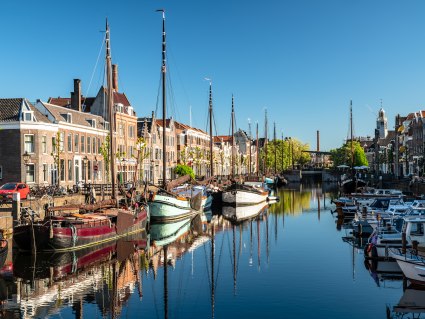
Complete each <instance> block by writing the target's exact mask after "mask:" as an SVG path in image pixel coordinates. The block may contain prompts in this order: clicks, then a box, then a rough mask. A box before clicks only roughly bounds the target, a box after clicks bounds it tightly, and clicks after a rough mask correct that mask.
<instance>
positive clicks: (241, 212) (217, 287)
mask: <svg viewBox="0 0 425 319" xmlns="http://www.w3.org/2000/svg"><path fill="white" fill-rule="evenodd" d="M276 195H277V196H279V197H280V202H277V203H274V204H272V205H259V207H256V208H255V209H253V208H252V207H251V208H249V209H248V208H246V207H245V208H240V209H239V208H238V209H235V208H224V209H223V210H219V211H207V212H205V213H203V214H199V215H196V216H194V217H192V218H187V219H184V220H179V221H175V222H172V223H154V224H152V225H151V227H150V229H149V231H148V233H144V234H143V235H142V236H141V237H139V238H132V240H125V241H123V242H116V243H112V244H108V245H105V246H101V247H97V248H95V249H92V250H87V251H78V252H75V253H67V254H55V255H41V254H39V255H37V256H35V257H32V256H27V255H20V254H15V256H14V259H13V265H14V268H11V267H9V268H6V267H5V268H3V270H2V271H0V298H1V299H2V300H4V301H5V302H4V304H3V307H4V311H5V312H4V313H3V314H2V315H0V317H5V316H9V317H11V318H19V317H21V318H32V317H34V318H35V317H37V318H39V317H48V316H53V315H56V316H57V317H61V318H70V317H80V318H81V317H84V316H85V317H88V316H91V315H92V314H96V317H112V318H114V317H123V318H127V317H128V318H130V317H135V316H140V317H144V318H152V317H155V318H162V317H163V318H171V317H181V318H189V317H190V318H195V317H199V318H208V317H211V318H215V317H217V318H225V317H231V316H244V317H261V316H263V317H268V318H274V317H276V318H277V317H291V318H295V317H296V318H310V317H311V313H313V312H312V311H314V314H315V315H314V317H316V318H328V317H332V318H342V317H352V318H360V317H361V318H366V317H367V316H366V317H365V316H364V312H362V311H365V310H364V308H361V307H357V304H356V303H357V302H363V301H362V300H363V299H362V298H359V297H358V296H365V295H368V296H370V295H373V298H374V302H373V303H371V304H370V305H368V310H371V311H372V313H373V314H375V315H376V313H379V314H381V315H383V303H384V301H385V302H386V304H389V305H394V304H397V301H398V300H399V299H400V295H401V294H402V289H401V288H402V281H401V279H400V276H399V275H398V276H397V275H393V273H392V272H391V271H390V270H389V267H390V266H391V265H389V264H384V263H378V264H367V265H363V261H364V258H363V255H362V254H363V247H364V243H365V241H364V239H358V240H353V241H347V242H343V241H342V240H341V237H342V236H341V234H340V233H338V232H337V231H335V223H337V227H338V223H339V221H338V220H337V219H336V216H333V215H332V214H331V213H330V209H332V207H333V206H331V204H330V199H331V198H333V196H334V194H333V191H331V190H329V189H327V188H325V187H313V188H309V187H305V186H302V185H296V186H289V187H288V188H283V189H279V190H278V191H277V193H276ZM342 223H343V221H341V228H342ZM348 245H351V246H348ZM347 250H348V251H349V252H348V253H347ZM306 251H307V252H308V253H307V254H306ZM313 260H314V264H312V263H311V261H313ZM11 262H12V259H10V263H9V264H8V263H7V262H6V265H9V266H10V265H11ZM312 265H314V267H312ZM347 272H348V273H349V275H348V276H346V274H347ZM354 276H356V278H355V280H354ZM347 278H348V279H347ZM371 278H372V280H374V281H375V283H376V285H375V284H374V283H373V282H372V281H371ZM354 281H356V284H355V285H354V284H353V282H354ZM390 286H392V287H393V288H394V289H393V292H391V293H392V295H391V294H390V293H388V290H390V289H381V288H389V287H390ZM282 287H286V288H285V289H282ZM377 287H379V290H378V289H377ZM142 288H143V289H142ZM318 295H320V298H317V296H318ZM388 295H390V296H391V297H394V300H391V303H390V302H387V299H391V298H387V296H388ZM259 296H264V299H262V300H266V301H265V302H263V303H262V305H261V307H258V302H259ZM341 296H344V297H341ZM379 296H381V297H382V296H383V297H382V299H379ZM142 297H143V299H142ZM338 298H339V299H338ZM356 298H357V299H356ZM337 300H338V302H337V304H338V306H327V305H331V304H332V305H335V304H336V302H335V301H337ZM346 300H347V301H346ZM382 300H384V301H382ZM306 301H308V302H306ZM310 304H311V306H310ZM351 304H353V306H352V307H350V305H351ZM400 304H404V303H402V302H401V301H400ZM283 305H284V306H283ZM300 305H303V306H302V307H301V306H300ZM354 305H356V306H354ZM377 305H378V306H377ZM348 308H353V310H351V309H350V311H353V313H350V316H345V314H346V312H347V310H346V309H348ZM378 308H379V309H378ZM374 309H375V311H374ZM389 309H390V315H391V316H395V314H396V312H395V308H394V309H393V308H392V307H390V308H389ZM393 310H394V311H393ZM356 311H357V312H356ZM370 317H372V316H370ZM375 317H379V316H374V318H375ZM394 318H399V317H394Z"/></svg>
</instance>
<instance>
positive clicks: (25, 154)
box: [22, 151, 31, 184]
mask: <svg viewBox="0 0 425 319" xmlns="http://www.w3.org/2000/svg"><path fill="white" fill-rule="evenodd" d="M22 159H23V161H24V164H25V184H26V183H27V169H28V163H29V161H30V159H31V155H30V154H28V152H27V151H25V153H24V154H22Z"/></svg>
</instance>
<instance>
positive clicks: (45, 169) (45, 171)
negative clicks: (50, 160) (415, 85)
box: [43, 164, 49, 182]
mask: <svg viewBox="0 0 425 319" xmlns="http://www.w3.org/2000/svg"><path fill="white" fill-rule="evenodd" d="M48 179H49V166H48V165H47V164H43V182H48V181H49V180H48Z"/></svg>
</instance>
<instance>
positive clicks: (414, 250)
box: [412, 240, 419, 255]
mask: <svg viewBox="0 0 425 319" xmlns="http://www.w3.org/2000/svg"><path fill="white" fill-rule="evenodd" d="M418 244H419V242H418V241H417V240H414V241H412V249H413V253H414V254H415V255H417V254H418Z"/></svg>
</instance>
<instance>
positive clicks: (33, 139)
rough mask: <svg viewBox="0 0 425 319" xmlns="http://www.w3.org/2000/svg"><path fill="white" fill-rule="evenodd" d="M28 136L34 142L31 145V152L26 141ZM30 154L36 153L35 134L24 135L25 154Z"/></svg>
mask: <svg viewBox="0 0 425 319" xmlns="http://www.w3.org/2000/svg"><path fill="white" fill-rule="evenodd" d="M27 136H32V142H31V144H30V145H32V147H31V150H30V149H28V148H27V141H26V137H27ZM25 151H26V152H28V153H29V154H34V151H35V136H34V134H24V152H25Z"/></svg>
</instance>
